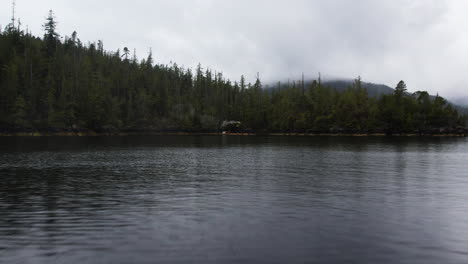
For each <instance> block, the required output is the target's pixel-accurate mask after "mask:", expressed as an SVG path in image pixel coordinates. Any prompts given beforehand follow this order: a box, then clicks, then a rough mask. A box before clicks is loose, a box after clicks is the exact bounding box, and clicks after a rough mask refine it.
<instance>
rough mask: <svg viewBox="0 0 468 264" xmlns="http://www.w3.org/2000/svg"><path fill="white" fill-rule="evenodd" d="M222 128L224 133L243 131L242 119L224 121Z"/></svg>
mask: <svg viewBox="0 0 468 264" xmlns="http://www.w3.org/2000/svg"><path fill="white" fill-rule="evenodd" d="M221 130H222V131H223V133H225V132H226V133H241V132H242V122H240V121H223V123H222V124H221Z"/></svg>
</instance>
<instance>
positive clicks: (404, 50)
mask: <svg viewBox="0 0 468 264" xmlns="http://www.w3.org/2000/svg"><path fill="white" fill-rule="evenodd" d="M49 9H52V10H53V11H54V12H55V14H56V18H57V21H58V22H59V24H58V31H59V33H61V35H62V36H65V35H71V33H72V32H73V31H74V30H76V31H77V32H78V37H79V38H80V39H81V40H82V41H83V42H84V43H87V42H89V41H97V40H102V41H103V42H104V47H105V49H107V50H113V51H114V50H117V49H122V48H123V47H129V49H130V50H132V51H133V49H136V54H137V56H138V58H140V59H142V58H145V57H146V56H147V54H148V51H149V49H150V48H152V50H153V54H154V57H155V60H156V62H157V63H164V64H166V63H170V62H171V61H173V62H177V63H178V64H179V65H183V66H185V67H195V66H196V65H197V64H198V63H201V64H202V66H203V67H204V68H206V67H209V68H211V69H213V70H217V71H222V72H223V74H224V76H226V77H227V78H230V79H232V80H237V79H239V77H240V75H241V74H244V75H245V76H246V78H247V79H248V80H250V81H252V80H253V79H254V78H255V76H256V74H257V72H259V73H260V76H261V79H262V81H264V82H273V81H276V80H284V79H288V78H291V79H296V78H300V76H301V74H302V72H304V74H305V76H306V78H308V79H310V78H316V76H317V75H318V72H321V73H322V75H323V76H324V77H325V78H329V79H332V78H354V77H357V76H361V77H362V78H363V80H364V81H369V82H374V83H383V84H387V85H389V86H392V87H394V86H395V85H396V84H397V82H398V81H399V80H405V82H406V83H407V85H408V89H409V90H411V91H417V90H428V91H430V93H432V94H436V93H439V94H441V95H443V96H446V97H449V98H452V99H456V98H458V97H463V96H467V95H468V92H467V90H466V87H468V81H467V79H466V78H465V76H466V71H467V69H468V49H467V48H466V47H468V34H466V32H468V18H466V16H465V12H466V10H468V2H467V1H462V0H460V1H456V0H453V1H450V0H382V1H374V0H358V1H346V0H326V1H325V0H323V1H318V0H317V1H310V0H291V1H266V0H258V1H248V0H237V1H214V0H195V1H159V0H158V1H149V0H136V1H121V0H113V1H110V0H100V1H92V0H82V1H72V0H44V1H33V0H17V5H16V16H17V17H19V18H20V19H21V22H22V25H23V28H26V27H27V28H28V29H29V30H31V31H32V32H33V33H34V34H36V35H42V27H41V25H42V24H43V22H44V19H45V17H46V15H47V13H48V10H49ZM11 13H12V11H11V2H10V1H8V0H4V1H2V5H1V8H0V24H1V25H2V27H4V26H5V25H6V24H7V23H9V20H10V18H11Z"/></svg>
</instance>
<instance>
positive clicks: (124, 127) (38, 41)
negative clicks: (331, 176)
mask: <svg viewBox="0 0 468 264" xmlns="http://www.w3.org/2000/svg"><path fill="white" fill-rule="evenodd" d="M43 28H44V35H43V36H40V37H38V36H34V35H32V34H31V33H30V32H28V31H27V30H26V31H25V30H24V29H23V28H22V27H21V25H20V24H19V23H17V24H15V23H14V22H13V23H10V24H9V25H8V26H7V27H5V28H4V29H3V30H2V31H0V132H22V131H49V132H55V131H95V132H105V131H153V132H219V131H221V130H222V129H226V128H222V124H223V122H224V121H229V120H234V121H240V124H241V127H240V128H238V129H239V131H244V132H256V133H269V132H271V133H272V132H281V133H292V132H296V133H386V134H395V133H453V132H459V131H464V129H465V123H466V116H464V115H462V114H461V113H459V112H458V111H457V110H456V108H455V107H454V106H453V105H451V104H450V103H449V102H447V100H445V99H444V98H442V97H441V96H439V95H437V96H431V95H430V94H429V93H428V92H425V91H418V92H415V93H410V92H408V90H407V87H406V84H405V83H404V82H403V81H400V82H398V80H397V81H396V82H395V83H397V84H396V86H395V90H394V93H393V94H385V95H381V96H369V95H368V92H367V90H366V89H365V88H364V87H363V85H362V81H361V79H360V78H357V79H356V80H355V81H354V82H352V84H350V85H349V87H348V88H347V89H346V90H344V91H337V90H335V89H334V88H333V87H330V86H328V85H326V84H324V83H322V81H321V80H320V79H318V80H314V81H311V82H307V83H306V82H304V80H298V81H293V82H288V83H278V84H277V85H268V86H267V85H262V82H261V81H260V78H257V79H256V81H255V82H254V83H248V82H247V81H246V79H245V78H244V77H243V76H241V77H240V79H239V80H238V81H231V80H229V79H227V78H225V77H224V76H223V74H222V73H220V72H214V71H212V70H210V69H204V68H202V66H201V65H199V66H198V67H196V68H195V69H190V68H184V67H180V66H178V65H177V64H176V63H171V64H169V65H166V64H158V63H157V62H156V61H155V60H154V58H153V54H152V53H151V52H149V54H148V55H147V56H145V58H144V59H138V58H137V57H136V55H135V54H134V52H131V51H130V49H129V48H127V47H122V49H121V50H117V51H107V50H105V49H104V44H103V42H102V41H97V42H92V43H87V44H85V43H83V42H82V41H81V40H80V39H79V37H78V34H77V33H76V32H72V33H71V34H70V35H69V36H63V37H61V36H60V34H59V33H58V32H57V21H56V19H55V17H54V14H53V12H52V11H51V12H50V13H49V16H48V17H47V19H46V21H45V23H44V25H43Z"/></svg>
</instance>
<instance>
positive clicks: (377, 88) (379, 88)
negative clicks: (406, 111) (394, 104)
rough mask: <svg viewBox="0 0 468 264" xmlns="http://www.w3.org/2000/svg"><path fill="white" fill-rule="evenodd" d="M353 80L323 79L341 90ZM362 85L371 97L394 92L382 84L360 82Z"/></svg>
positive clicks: (347, 86)
mask: <svg viewBox="0 0 468 264" xmlns="http://www.w3.org/2000/svg"><path fill="white" fill-rule="evenodd" d="M353 82H354V80H332V81H325V82H324V84H325V85H327V86H330V87H332V88H334V89H336V90H337V91H339V92H342V91H344V90H346V89H347V88H349V87H350V86H351V85H352V84H353ZM362 86H363V87H364V88H366V89H367V93H368V94H369V96H371V97H379V96H381V95H384V94H392V93H393V92H394V89H393V88H391V87H389V86H387V85H384V84H375V83H368V82H362Z"/></svg>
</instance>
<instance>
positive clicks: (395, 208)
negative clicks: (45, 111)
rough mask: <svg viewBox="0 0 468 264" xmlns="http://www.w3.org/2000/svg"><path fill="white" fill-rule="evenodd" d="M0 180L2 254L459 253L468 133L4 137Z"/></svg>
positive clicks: (341, 258)
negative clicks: (451, 135)
mask: <svg viewBox="0 0 468 264" xmlns="http://www.w3.org/2000/svg"><path fill="white" fill-rule="evenodd" d="M0 180H1V184H0V263H47V264H48V263H425V264H426V263H468V140H467V139H465V138H445V139H442V138H441V139H423V138H393V139H391V138H300V137H297V138H296V137H271V138H266V137H107V138H1V139H0Z"/></svg>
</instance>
